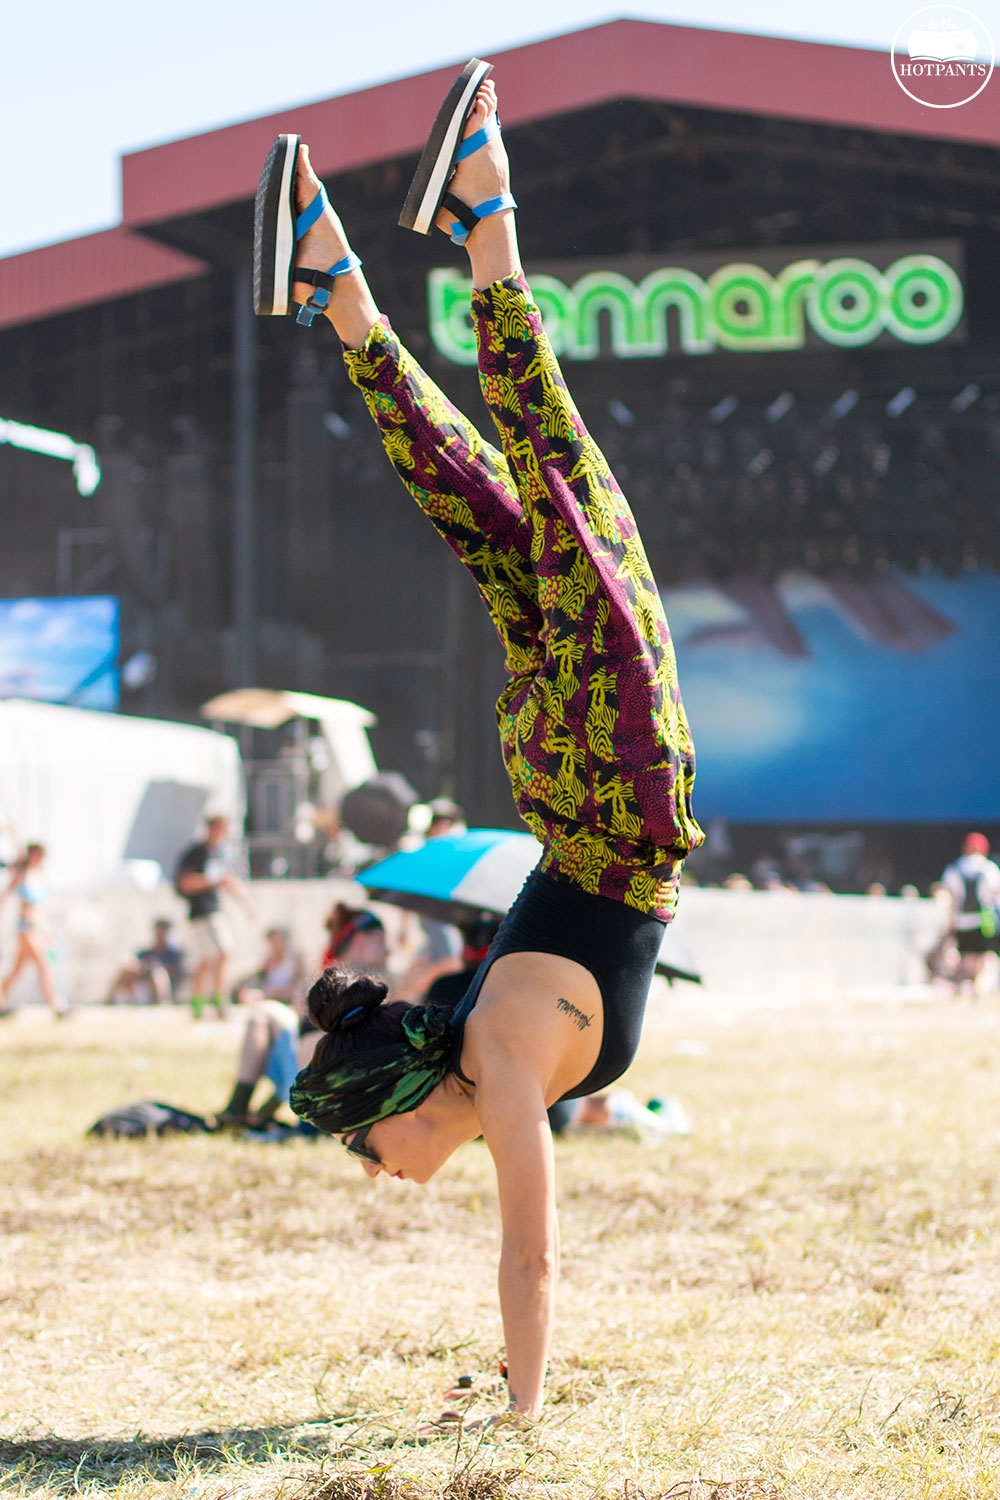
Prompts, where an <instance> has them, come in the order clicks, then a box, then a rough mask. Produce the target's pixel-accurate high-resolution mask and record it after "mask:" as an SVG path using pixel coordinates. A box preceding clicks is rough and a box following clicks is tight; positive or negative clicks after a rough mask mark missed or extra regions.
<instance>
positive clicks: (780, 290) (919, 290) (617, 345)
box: [427, 255, 965, 365]
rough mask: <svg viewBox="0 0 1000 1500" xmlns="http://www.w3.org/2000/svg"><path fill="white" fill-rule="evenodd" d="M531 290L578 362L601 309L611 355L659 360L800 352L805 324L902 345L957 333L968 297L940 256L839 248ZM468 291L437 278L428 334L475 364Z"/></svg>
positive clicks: (834, 336)
mask: <svg viewBox="0 0 1000 1500" xmlns="http://www.w3.org/2000/svg"><path fill="white" fill-rule="evenodd" d="M531 289H532V291H533V293H534V295H535V300H536V302H537V303H538V306H539V309H540V310H541V314H542V317H543V319H544V322H545V328H546V331H547V333H548V335H549V338H550V339H551V340H552V343H553V346H554V347H555V350H556V353H557V354H565V355H566V356H567V357H568V358H569V359H597V358H598V356H599V355H600V354H601V352H602V351H601V320H602V316H603V317H604V318H605V319H606V320H607V323H608V325H609V329H610V348H609V349H608V351H607V352H609V353H610V354H611V355H613V356H614V357H615V358H617V359H655V358H657V357H658V356H661V355H664V354H678V353H681V354H710V353H711V352H712V351H713V350H715V349H736V350H748V351H751V350H752V351H759V350H774V349H801V348H802V347H803V346H804V344H805V343H806V337H807V329H811V330H812V331H813V333H814V334H816V335H817V336H818V337H819V338H820V339H822V340H823V341H824V342H825V343H828V344H834V345H837V346H839V347H840V348H848V349H849V348H856V347H857V346H859V345H861V344H870V343H871V341H872V340H873V339H876V338H878V337H879V335H880V334H883V333H888V334H891V335H892V336H893V337H894V338H897V339H900V340H901V341H902V342H903V343H904V344H932V343H936V342H937V341H938V340H939V339H943V338H945V337H946V335H947V334H949V333H950V332H951V331H952V329H953V328H954V327H955V325H956V324H957V323H958V321H959V319H960V318H961V316H962V310H963V307H964V303H965V298H964V294H963V290H962V283H961V281H960V280H959V277H958V274H957V273H956V272H955V270H954V269H953V268H952V267H951V266H950V265H948V263H947V261H944V260H942V259H941V258H940V257H939V256H936V255H904V256H901V257H900V258H899V259H898V260H895V261H893V263H892V265H890V266H887V267H886V269H885V270H884V271H880V270H878V269H877V268H876V267H875V266H873V265H872V264H871V262H870V261H867V260H860V259H858V258H856V257H854V256H842V257H840V258H839V259H836V260H830V261H826V262H823V261H819V260H796V261H793V262H792V263H791V264H790V265H787V266H785V267H784V269H783V270H781V271H779V272H777V274H776V275H771V273H770V272H768V271H765V270H763V269H762V268H761V267H760V266H754V265H749V264H745V263H743V262H737V263H735V264H733V265H728V266H720V267H719V269H718V270H717V271H714V272H712V274H711V275H710V276H708V277H701V276H699V275H697V274H696V273H695V272H694V271H689V270H685V269H683V268H681V267H673V266H671V267H666V268H664V269H663V270H658V271H652V272H651V273H650V274H649V275H648V276H645V277H643V279H642V280H641V281H638V282H635V281H632V280H630V279H629V277H627V276H623V275H622V274H621V273H620V272H618V271H592V272H590V273H589V274H588V275H586V276H581V277H580V279H579V280H578V281H574V282H573V284H572V286H568V285H567V284H566V283H565V282H564V281H560V280H559V279H558V277H555V276H546V275H536V276H532V277H531ZM471 291H472V282H471V281H469V280H468V279H467V278H465V277H463V276H461V275H460V274H459V273H458V272H457V271H451V270H438V271H431V273H430V275H429V277H428V286H427V292H428V302H429V311H430V331H431V337H432V339H433V340H434V345H435V347H436V348H437V350H438V351H439V353H441V354H443V355H444V356H445V358H446V359H450V360H453V361H454V362H455V363H456V364H460V365H474V364H475V363H476V344H475V338H474V335H473V332H472V328H471V326H470V323H469V319H468V311H469V295H470V293H471ZM670 309H674V310H675V318H674V320H672V321H673V326H674V327H675V328H676V335H673V334H672V333H671V331H670V327H671V325H670V323H668V317H667V314H668V311H669V310H670Z"/></svg>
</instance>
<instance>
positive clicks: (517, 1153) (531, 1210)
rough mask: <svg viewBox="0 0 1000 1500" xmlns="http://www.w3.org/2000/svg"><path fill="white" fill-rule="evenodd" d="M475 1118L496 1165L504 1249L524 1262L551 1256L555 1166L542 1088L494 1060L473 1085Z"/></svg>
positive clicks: (510, 1063) (509, 1065)
mask: <svg viewBox="0 0 1000 1500" xmlns="http://www.w3.org/2000/svg"><path fill="white" fill-rule="evenodd" d="M476 1113H477V1115H478V1116H479V1123H480V1125H481V1126H482V1129H483V1139H484V1140H485V1141H486V1145H487V1147H488V1148H489V1151H490V1155H491V1156H492V1157H493V1161H494V1164H495V1166H496V1172H497V1188H498V1191H499V1196H500V1217H501V1221H502V1223H503V1235H504V1245H505V1248H506V1249H508V1250H511V1251H513V1252H514V1253H515V1254H519V1255H523V1256H525V1257H528V1256H531V1257H534V1256H537V1255H545V1254H549V1253H551V1252H552V1250H553V1249H554V1247H555V1244H556V1239H557V1230H556V1203H555V1162H554V1159H553V1152H552V1132H551V1131H550V1130H549V1122H548V1116H547V1114H546V1109H545V1096H544V1094H543V1092H542V1086H541V1083H540V1082H539V1080H538V1079H536V1078H533V1077H532V1076H531V1075H530V1074H523V1073H521V1072H520V1071H519V1070H518V1069H517V1067H516V1064H514V1061H513V1059H507V1060H506V1065H504V1062H502V1061H501V1060H500V1059H496V1060H495V1061H494V1064H493V1066H492V1067H486V1068H483V1069H482V1070H481V1074H480V1077H479V1078H478V1079H477V1081H476Z"/></svg>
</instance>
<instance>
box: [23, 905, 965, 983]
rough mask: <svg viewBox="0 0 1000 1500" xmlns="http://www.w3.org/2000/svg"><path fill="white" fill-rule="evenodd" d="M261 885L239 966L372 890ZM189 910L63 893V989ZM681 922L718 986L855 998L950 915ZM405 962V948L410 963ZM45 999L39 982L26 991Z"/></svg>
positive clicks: (755, 911)
mask: <svg viewBox="0 0 1000 1500" xmlns="http://www.w3.org/2000/svg"><path fill="white" fill-rule="evenodd" d="M250 889H251V893H252V897H253V901H254V904H255V905H256V907H257V911H258V914H259V923H258V924H254V923H252V922H250V921H249V920H248V918H246V917H245V916H244V915H243V914H242V912H241V911H240V909H239V908H238V907H237V906H236V905H235V903H233V902H231V901H230V902H227V909H228V910H229V912H230V914H231V915H232V925H233V928H234V931H235V934H236V938H237V944H238V948H237V953H236V955H235V959H234V963H233V972H234V975H237V974H245V973H249V972H251V971H252V970H253V969H254V968H256V966H257V964H258V962H259V958H260V953H261V948H262V941H261V939H262V935H263V932H264V930H265V928H267V927H269V926H272V925H277V924H283V925H287V926H289V927H291V929H292V932H293V936H294V940H295V942H296V944H297V945H298V946H299V948H300V949H301V951H302V953H303V954H304V955H305V957H306V960H307V962H308V963H309V964H314V963H318V960H319V957H320V954H321V952H322V948H323V943H324V932H323V926H322V923H323V918H324V916H325V915H326V913H327V912H328V911H329V909H330V907H331V906H332V905H333V903H334V901H335V900H337V899H351V900H355V901H357V902H358V903H359V904H361V903H363V901H364V891H363V890H362V889H361V887H359V886H355V885H352V884H351V883H350V882H347V881H330V880H301V881H298V880H296V881H290V880H273V881H254V882H253V884H252V886H251V888H250ZM14 907H15V903H14V902H13V901H10V902H8V903H7V906H6V908H5V910H4V911H3V913H2V914H0V918H2V920H0V963H2V968H3V970H4V971H6V969H7V968H8V967H9V965H10V961H11V958H12V956H13V950H14V938H13V926H14V917H15V915H16V913H15V910H14ZM184 911H185V908H184V904H183V903H182V902H181V901H180V900H179V899H178V897H177V896H176V895H175V894H174V892H173V890H172V889H171V888H170V887H162V888H160V889H159V890H156V891H152V892H143V891H137V890H132V889H126V888H121V889H117V888H116V889H113V890H107V891H104V892H103V893H100V894H98V893H88V894H86V895H78V896H59V897H53V898H52V900H51V902H50V903H49V906H48V909H47V919H48V924H49V927H50V930H51V933H52V937H53V941H54V948H55V953H56V964H57V970H58V978H59V983H60V987H61V988H62V989H63V990H64V991H65V993H66V994H67V996H68V997H69V998H70V999H71V1000H73V1001H75V1002H77V1003H84V1002H89V1001H99V1000H103V999H104V998H105V997H106V995H107V992H108V986H109V984H110V982H111V979H112V977H113V975H114V973H115V972H116V971H117V970H118V969H119V968H120V966H121V964H122V963H124V962H125V960H126V959H127V958H128V957H129V956H130V954H131V953H133V952H134V951H135V949H137V948H141V947H144V946H146V944H147V942H148V940H149V934H150V929H151V925H152V920H153V918H154V916H159V915H161V914H162V915H166V916H169V917H171V918H173V919H174V920H175V921H176V922H177V931H176V934H175V936H176V938H177V940H178V941H179V942H180V943H181V944H182V945H183V943H184V930H185V929H184ZM380 911H382V912H384V913H385V915H386V918H387V921H388V922H389V924H390V926H391V936H392V938H393V939H394V940H395V941H396V942H397V944H398V943H402V944H403V945H404V947H408V949H409V950H410V953H411V954H412V950H413V944H414V942H415V940H416V935H415V932H414V924H413V919H410V918H407V917H406V916H404V914H402V913H398V912H396V911H394V910H393V909H392V908H380ZM677 922H678V933H679V934H682V935H683V938H684V942H685V944H686V945H687V946H688V947H689V948H690V949H691V952H692V954H693V955H694V957H695V959H696V960H697V962H698V963H699V965H700V966H701V971H702V973H703V976H704V979H705V983H706V985H708V986H709V987H711V988H712V989H716V990H721V991H726V992H730V993H733V994H758V995H759V994H766V993H771V994H775V995H783V996H794V995H796V994H798V995H801V996H802V997H803V998H807V997H809V996H813V995H843V996H845V997H847V996H850V995H851V994H852V993H857V994H860V993H864V992H867V993H871V992H873V991H880V990H884V989H893V988H895V987H897V986H901V985H908V984H910V985H912V984H920V983H922V982H923V980H924V978H925V972H924V966H923V960H922V955H923V954H924V953H925V952H926V951H927V950H928V949H929V948H930V947H931V946H932V945H933V944H934V942H935V941H936V940H937V937H938V935H939V934H940V932H941V927H942V916H941V909H940V907H939V906H938V905H937V904H936V903H935V902H933V901H929V900H922V899H918V898H914V899H902V898H899V897H871V896H832V895H827V894H819V893H817V894H808V895H807V894H800V893H797V892H784V891H774V892H772V891H725V890H702V889H699V888H696V887H687V886H686V887H685V888H684V889H683V891H682V893H681V904H680V908H679V913H678V918H677ZM404 961H405V955H404V956H401V959H400V966H403V963H404ZM33 996H34V985H33V981H30V980H29V981H25V983H24V985H23V988H22V989H21V990H20V991H19V994H18V996H15V997H14V998H15V999H17V998H21V999H24V1000H28V999H31V998H33Z"/></svg>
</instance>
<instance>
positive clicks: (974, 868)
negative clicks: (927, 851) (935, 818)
mask: <svg viewBox="0 0 1000 1500" xmlns="http://www.w3.org/2000/svg"><path fill="white" fill-rule="evenodd" d="M989 854H990V843H989V839H988V838H987V837H986V835H985V834H984V833H968V834H966V836H965V838H964V840H963V842H962V853H961V855H960V856H959V858H958V859H956V860H955V861H954V862H953V863H952V864H950V865H949V866H948V868H947V869H946V870H945V872H944V874H943V875H942V877H941V882H942V884H943V885H944V887H945V889H946V890H947V892H948V894H949V896H950V897H951V916H950V933H951V936H952V937H953V939H954V942H955V946H956V947H957V949H958V953H959V970H958V980H959V984H960V985H961V986H963V987H964V986H968V987H970V988H971V989H972V990H973V991H975V992H977V993H980V992H982V991H983V990H985V989H995V988H996V987H997V980H998V978H1000V958H998V956H997V955H998V951H1000V935H998V925H1000V865H997V864H995V863H994V861H993V860H992V859H990V857H989Z"/></svg>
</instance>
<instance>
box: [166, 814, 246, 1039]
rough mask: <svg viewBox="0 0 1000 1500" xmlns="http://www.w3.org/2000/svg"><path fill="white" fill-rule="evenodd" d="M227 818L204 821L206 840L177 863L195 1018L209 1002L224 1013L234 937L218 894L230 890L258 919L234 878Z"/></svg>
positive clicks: (220, 816) (176, 882)
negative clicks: (184, 904)
mask: <svg viewBox="0 0 1000 1500" xmlns="http://www.w3.org/2000/svg"><path fill="white" fill-rule="evenodd" d="M228 833H229V819H228V818H226V817H223V816H222V815H221V814H216V815H215V816H213V817H211V818H209V819H208V822H207V824H206V827H205V837H204V838H203V839H201V840H199V841H198V842H197V843H195V844H191V845H189V846H188V848H187V849H185V850H184V853H183V854H182V855H181V857H180V859H179V860H178V862H177V877H176V881H175V885H176V889H177V893H178V895H180V896H183V898H184V900H185V901H186V902H187V904H188V922H189V924H190V944H189V948H190V958H191V962H192V964H193V966H194V973H193V980H192V990H191V1009H192V1011H193V1012H194V1016H195V1019H196V1020H197V1019H198V1018H199V1017H200V1016H201V1014H202V1013H203V1011H204V1009H205V1005H206V1002H208V1001H211V1003H212V1004H213V1005H214V1006H215V1009H216V1011H217V1012H218V1014H219V1015H220V1016H222V1015H223V1014H224V1013H225V1009H226V991H227V970H228V964H229V958H230V955H231V954H232V952H233V946H234V943H233V934H232V928H231V927H230V924H229V919H228V917H227V915H226V913H225V912H224V911H223V910H222V903H221V900H220V893H221V892H222V891H228V892H229V893H230V895H232V896H235V897H236V899H237V900H238V901H239V902H240V903H241V904H242V905H243V907H244V908H245V910H246V912H247V914H248V915H249V916H250V917H253V916H255V915H256V913H255V912H254V908H253V905H252V903H251V901H250V898H249V897H248V896H247V894H246V891H245V890H244V888H243V885H242V883H241V882H240V881H239V880H237V878H236V876H235V875H234V874H233V872H232V870H231V868H230V864H229V857H228V853H227V850H226V836H227V834H228Z"/></svg>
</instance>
